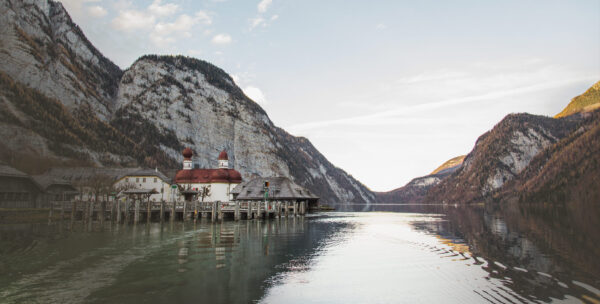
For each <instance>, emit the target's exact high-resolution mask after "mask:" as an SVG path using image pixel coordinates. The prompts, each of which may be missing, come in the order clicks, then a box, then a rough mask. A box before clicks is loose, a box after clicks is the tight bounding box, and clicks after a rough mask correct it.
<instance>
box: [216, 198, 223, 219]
mask: <svg viewBox="0 0 600 304" xmlns="http://www.w3.org/2000/svg"><path fill="white" fill-rule="evenodd" d="M217 214H218V215H219V221H222V220H223V203H221V202H218V205H217Z"/></svg>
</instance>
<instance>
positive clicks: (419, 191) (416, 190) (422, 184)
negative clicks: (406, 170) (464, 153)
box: [375, 165, 459, 204]
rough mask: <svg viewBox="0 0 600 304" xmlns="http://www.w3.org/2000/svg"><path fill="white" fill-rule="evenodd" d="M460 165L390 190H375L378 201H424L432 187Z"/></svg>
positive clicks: (412, 202) (395, 202) (399, 202)
mask: <svg viewBox="0 0 600 304" xmlns="http://www.w3.org/2000/svg"><path fill="white" fill-rule="evenodd" d="M458 168H459V166H458V165H457V166H454V167H450V168H446V169H443V170H442V171H441V172H439V173H436V174H430V175H426V176H421V177H417V178H414V179H412V180H411V181H410V182H409V183H408V184H406V185H404V186H403V187H400V188H398V189H394V190H392V191H388V192H375V195H376V197H377V202H378V203H388V204H417V203H422V202H423V199H424V198H425V197H426V196H427V193H428V192H429V189H431V187H433V186H435V185H437V184H439V183H440V182H441V181H442V180H443V179H444V178H446V177H448V176H449V175H451V174H452V173H453V172H454V171H456V170H457V169H458Z"/></svg>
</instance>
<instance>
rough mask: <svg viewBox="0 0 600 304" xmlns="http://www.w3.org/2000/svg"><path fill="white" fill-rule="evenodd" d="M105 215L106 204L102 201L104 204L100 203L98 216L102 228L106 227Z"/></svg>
mask: <svg viewBox="0 0 600 304" xmlns="http://www.w3.org/2000/svg"><path fill="white" fill-rule="evenodd" d="M105 214H106V202H105V201H102V202H100V213H99V214H98V217H99V218H100V226H103V225H104V216H105Z"/></svg>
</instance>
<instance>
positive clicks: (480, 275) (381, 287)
mask: <svg viewBox="0 0 600 304" xmlns="http://www.w3.org/2000/svg"><path fill="white" fill-rule="evenodd" d="M477 214H479V213H477ZM461 221H462V224H461ZM476 223H477V224H475V226H476V225H479V224H481V226H482V227H484V228H481V227H479V228H477V229H475V230H473V229H471V228H469V227H465V230H464V231H461V230H460V229H456V227H457V226H461V225H463V226H469V225H471V226H473V225H474V224H472V223H471V224H467V223H466V221H464V220H461V219H457V218H455V217H454V216H453V215H451V214H441V213H406V212H348V213H323V214H316V215H311V216H307V217H304V218H288V219H285V218H282V219H280V220H267V221H256V220H255V221H240V222H233V221H226V222H223V223H216V224H212V223H209V222H202V221H201V222H199V223H196V224H194V223H188V224H183V223H179V222H176V223H174V224H171V223H164V224H162V225H161V224H160V223H152V224H150V225H137V226H132V225H118V226H117V225H110V224H106V225H105V226H104V227H102V228H101V227H99V226H98V225H96V226H94V227H92V229H91V230H90V229H86V228H88V227H85V228H84V227H83V226H82V225H81V224H79V225H78V224H75V226H73V227H69V223H54V224H52V225H50V226H48V225H41V224H38V225H21V226H18V225H11V226H8V225H0V227H1V228H0V248H1V249H0V257H1V263H0V271H1V272H0V273H2V275H1V276H0V299H1V300H0V301H1V302H2V303H81V302H87V303H134V302H138V303H168V302H174V303H176V302H180V303H248V302H264V303H483V302H492V303H524V302H527V303H528V302H553V301H555V302H562V301H564V302H580V301H585V302H589V303H594V302H596V303H597V301H599V300H600V291H599V290H598V289H596V288H597V287H598V277H597V273H595V270H594V269H592V271H591V272H590V271H585V270H582V271H579V270H577V269H576V268H577V267H576V266H570V265H571V264H570V263H569V262H568V261H564V258H563V257H562V256H560V255H556V254H554V253H553V252H552V250H551V249H548V250H546V249H545V248H540V247H538V246H537V245H536V244H534V242H532V241H531V240H529V239H527V238H526V237H524V236H523V235H520V234H518V233H517V234H515V233H514V232H512V231H510V230H511V228H510V227H508V226H507V225H506V223H505V222H504V221H502V219H501V218H498V217H494V216H492V217H491V218H489V216H488V218H487V219H486V215H485V214H484V215H483V216H481V219H480V221H476ZM473 234H475V235H477V234H480V235H479V237H473ZM481 234H483V235H481ZM487 234H489V235H487ZM494 240H495V241H494ZM484 243H485V244H484ZM490 248H493V249H490ZM496 251H497V252H496Z"/></svg>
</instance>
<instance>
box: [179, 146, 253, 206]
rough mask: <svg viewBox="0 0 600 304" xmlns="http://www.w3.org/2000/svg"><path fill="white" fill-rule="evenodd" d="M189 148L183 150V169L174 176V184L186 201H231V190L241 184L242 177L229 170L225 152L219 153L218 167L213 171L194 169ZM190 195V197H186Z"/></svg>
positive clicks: (233, 170)
mask: <svg viewBox="0 0 600 304" xmlns="http://www.w3.org/2000/svg"><path fill="white" fill-rule="evenodd" d="M193 156H194V152H193V151H192V149H190V148H185V149H184V150H183V169H182V170H179V171H177V174H175V183H176V184H177V185H178V186H179V191H181V192H182V194H184V196H185V199H186V200H188V201H191V200H193V199H194V198H196V197H197V199H198V200H199V201H201V202H228V201H231V200H232V199H233V197H232V196H231V190H233V188H235V187H236V186H237V185H239V184H240V183H241V182H242V175H241V174H240V172H238V171H237V170H235V169H232V168H229V156H228V155H227V151H225V150H223V151H221V153H219V157H218V167H217V168H214V169H200V168H194V166H193V161H192V157H193ZM186 193H190V195H186Z"/></svg>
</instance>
